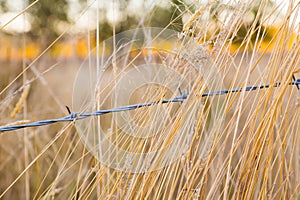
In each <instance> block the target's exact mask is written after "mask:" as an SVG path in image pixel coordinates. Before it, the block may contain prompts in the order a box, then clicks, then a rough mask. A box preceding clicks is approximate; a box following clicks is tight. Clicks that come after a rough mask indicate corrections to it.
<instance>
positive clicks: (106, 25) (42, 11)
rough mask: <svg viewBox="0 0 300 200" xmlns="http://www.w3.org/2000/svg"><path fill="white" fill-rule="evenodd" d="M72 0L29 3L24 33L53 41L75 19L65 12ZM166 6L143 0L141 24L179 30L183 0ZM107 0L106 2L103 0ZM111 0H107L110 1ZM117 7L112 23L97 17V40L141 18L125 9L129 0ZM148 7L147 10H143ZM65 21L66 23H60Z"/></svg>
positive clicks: (4, 1)
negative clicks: (115, 20) (117, 16)
mask: <svg viewBox="0 0 300 200" xmlns="http://www.w3.org/2000/svg"><path fill="white" fill-rule="evenodd" d="M8 1H10V0H0V9H1V11H2V13H5V12H9V11H10V10H9V6H8ZM74 1H75V0H73V1H70V0H56V1H48V0H40V1H38V2H37V3H35V4H34V5H33V6H32V7H30V8H29V9H28V10H27V11H26V12H27V13H28V14H30V16H31V21H30V24H31V29H30V31H29V32H28V34H27V35H28V36H29V37H31V38H33V39H34V40H36V41H39V42H40V43H41V44H43V43H44V42H45V41H46V42H49V41H54V40H55V39H56V38H57V37H58V36H59V35H60V34H61V32H62V31H61V26H63V27H66V26H67V25H72V24H74V23H75V22H74V21H73V20H74V18H71V17H70V16H69V10H70V8H72V5H71V4H72V3H74ZM33 2H35V0H28V1H27V5H30V4H31V3H33ZM166 2H168V4H169V5H168V6H161V5H159V4H157V5H154V6H153V7H152V10H151V11H150V10H149V8H147V5H146V2H143V9H144V10H145V11H147V12H146V13H148V14H147V16H143V17H144V22H143V24H142V25H143V26H153V27H168V28H170V29H173V30H176V31H180V30H181V29H182V16H181V11H180V9H183V8H184V4H185V3H184V1H178V0H170V1H166ZM76 3H77V4H78V5H80V7H81V8H80V10H79V11H83V10H84V9H85V8H87V7H88V4H87V1H84V0H78V1H76ZM105 3H109V2H105ZM110 3H111V2H110ZM118 3H119V4H120V5H121V6H119V7H120V8H119V11H121V12H122V14H123V16H122V19H121V20H119V21H118V23H117V24H114V25H112V24H111V23H110V22H109V20H108V19H107V18H105V17H104V18H103V17H102V18H100V19H101V20H100V21H99V26H100V33H99V34H100V40H105V39H106V38H108V37H110V36H112V35H113V29H115V33H119V32H122V31H125V30H129V29H132V28H136V27H138V26H139V25H141V24H140V21H141V16H139V15H138V14H136V11H134V10H132V11H129V10H128V9H127V6H128V4H129V3H130V0H119V1H118ZM92 9H95V8H92ZM147 9H148V10H147ZM106 12H108V11H107V8H105V7H104V8H101V9H100V13H101V15H102V16H105V14H106ZM64 25H66V26H64Z"/></svg>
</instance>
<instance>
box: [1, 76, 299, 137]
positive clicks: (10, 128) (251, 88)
mask: <svg viewBox="0 0 300 200" xmlns="http://www.w3.org/2000/svg"><path fill="white" fill-rule="evenodd" d="M288 84H289V85H295V86H296V87H297V89H298V90H299V91H300V79H295V77H294V76H293V81H292V82H290V83H288ZM280 85H281V83H280V82H277V83H275V84H273V85H271V84H265V85H259V86H247V87H244V88H234V89H230V90H227V89H225V90H219V91H210V92H207V93H203V94H201V97H209V96H217V95H224V94H228V93H236V92H242V91H246V92H249V91H254V90H257V89H264V88H270V87H271V86H273V87H279V86H280ZM187 97H188V94H181V95H180V96H178V97H175V98H172V99H167V100H161V101H150V102H147V103H140V104H133V105H128V106H122V107H118V108H112V109H107V110H98V111H95V112H91V113H79V112H72V113H70V115H68V116H65V117H62V118H57V119H47V120H41V121H36V122H31V123H26V124H18V125H11V126H2V127H0V132H5V131H13V130H17V129H22V128H28V127H37V126H45V125H49V124H54V123H58V122H68V121H77V120H82V119H85V118H88V117H95V116H100V115H104V114H108V113H114V112H122V111H129V110H135V109H138V108H142V107H149V106H153V105H155V104H166V103H175V102H183V101H184V100H186V99H187ZM67 109H68V107H67ZM68 110H69V109H68Z"/></svg>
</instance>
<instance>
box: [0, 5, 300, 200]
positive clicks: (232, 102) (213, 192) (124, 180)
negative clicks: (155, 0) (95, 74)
mask: <svg viewBox="0 0 300 200" xmlns="http://www.w3.org/2000/svg"><path fill="white" fill-rule="evenodd" d="M268 2H269V1H267V0H263V1H260V3H259V4H256V1H251V2H248V3H244V4H238V5H234V3H233V2H231V3H232V4H230V5H229V4H228V5H227V4H213V3H209V4H204V5H202V4H199V5H198V4H196V3H195V5H193V6H195V8H196V10H195V11H194V12H191V11H190V10H188V9H187V10H183V11H182V15H189V16H190V17H189V18H188V20H187V21H186V23H185V25H184V26H183V27H184V30H183V35H188V36H189V39H190V40H191V41H193V42H194V41H196V42H197V45H199V48H198V51H193V52H192V51H189V49H188V51H184V53H182V52H181V53H182V54H175V55H172V56H171V59H169V60H168V59H163V58H164V57H166V55H164V54H163V53H160V52H158V53H153V54H152V56H153V55H155V56H154V57H152V58H153V59H156V61H157V60H160V61H165V62H164V64H166V65H167V64H169V65H171V66H173V67H174V68H176V69H177V70H178V72H180V74H182V75H183V76H184V77H186V78H187V77H192V78H193V79H192V80H193V84H192V87H191V88H190V93H191V95H194V97H195V96H196V95H198V94H201V92H202V93H203V92H205V91H207V90H208V89H209V88H214V87H212V85H217V86H218V87H220V86H222V87H225V88H235V87H244V86H246V85H249V84H250V85H260V84H263V83H271V84H273V83H275V82H281V83H282V85H281V86H280V87H278V88H276V89H275V88H273V87H270V88H269V89H264V90H259V91H253V92H249V93H247V92H244V91H243V92H240V93H231V94H227V95H226V96H224V97H222V98H223V99H219V98H217V97H209V98H205V99H200V98H192V97H189V99H188V100H187V101H186V102H184V103H182V104H176V105H175V106H174V105H165V106H164V107H163V106H160V105H157V106H156V107H153V108H149V109H140V110H136V111H134V112H131V113H130V114H131V115H132V116H133V119H136V120H137V122H138V123H139V124H141V126H147V125H148V127H149V130H153V131H155V130H157V129H158V128H160V129H161V132H160V134H158V135H156V136H155V137H151V138H150V139H144V140H138V139H136V138H135V137H131V136H128V135H126V134H120V133H121V132H120V130H118V129H116V127H115V124H113V123H111V120H108V118H113V116H108V118H105V119H103V118H102V119H101V120H100V122H99V121H98V118H96V119H94V121H91V123H90V126H89V127H88V130H89V132H84V133H95V132H97V131H98V129H97V128H99V126H98V125H99V124H100V125H101V126H102V127H106V128H107V129H111V130H112V131H111V132H109V133H108V134H107V135H106V137H108V138H109V139H110V141H112V142H113V143H114V144H116V145H119V146H120V147H121V148H123V149H126V150H127V151H132V152H134V151H135V152H147V151H150V150H157V149H159V148H160V147H161V146H164V145H167V144H169V143H170V142H171V141H172V139H173V138H174V135H175V134H174V133H175V132H176V131H181V133H182V134H185V135H188V134H190V132H192V134H190V136H189V137H187V138H188V139H189V140H190V141H191V142H190V146H189V148H188V150H187V151H186V153H185V154H184V155H182V156H181V157H179V159H177V160H175V161H174V162H172V163H171V164H169V165H166V166H164V167H162V168H159V169H158V170H154V171H146V172H143V173H133V172H124V171H118V170H115V169H112V168H110V167H109V166H105V165H103V164H102V163H101V162H99V160H97V158H96V157H97V156H96V157H94V156H93V154H92V153H91V152H89V151H88V150H90V149H88V147H87V146H85V143H84V142H82V138H80V137H79V136H78V134H76V130H75V129H74V128H73V127H72V125H73V124H68V125H66V126H63V127H62V125H57V126H49V127H41V128H36V129H29V130H28V132H27V133H28V137H27V139H26V140H27V141H25V142H24V143H23V142H22V140H23V138H21V137H20V135H21V134H22V132H21V131H17V132H15V133H13V134H12V133H7V134H1V136H0V137H1V138H0V140H1V142H0V143H1V145H0V148H1V151H0V160H1V162H0V163H1V165H0V172H1V173H0V197H4V198H7V199H15V198H23V197H24V196H25V195H24V193H23V192H22V191H24V190H25V186H24V184H23V183H26V182H27V183H29V184H30V190H29V191H27V195H26V196H27V197H29V196H30V198H33V199H40V198H45V199H48V198H55V199H94V198H95V199H96V198H97V199H221V198H223V199H265V198H268V199H269V198H270V199H295V198H299V195H300V194H299V186H300V166H299V156H300V148H299V146H300V136H299V134H297V133H298V132H299V131H298V130H299V129H300V120H299V119H300V111H299V97H298V96H299V91H297V89H296V87H292V86H290V85H288V83H289V82H290V81H292V76H293V75H295V76H298V77H299V65H300V64H299V63H300V49H299V35H297V32H296V30H297V29H293V27H294V28H295V27H296V26H297V24H295V22H294V21H293V18H292V17H291V14H293V12H295V10H297V9H299V4H296V3H294V2H293V1H289V4H290V8H289V11H288V12H287V14H286V15H283V16H282V17H283V18H284V21H283V22H284V23H282V24H280V25H278V27H276V28H275V29H272V30H274V32H272V33H270V32H268V30H269V29H268V28H266V27H265V25H264V24H265V22H266V21H267V20H268V19H270V18H271V16H274V15H275V13H277V12H278V9H279V8H278V7H272V10H271V11H270V12H269V13H267V12H266V11H267V10H269V9H270V7H268ZM207 10H209V11H210V12H206V11H207ZM249 10H254V11H255V12H256V15H254V17H253V19H252V20H251V23H248V22H245V19H244V16H245V13H248V12H249ZM226 11H228V12H226ZM221 16H222V17H223V18H225V19H228V20H227V22H226V20H225V22H224V20H222V19H221ZM228 22H230V23H228ZM245 23H247V24H245ZM170 25H171V24H170ZM212 25H213V27H214V28H212ZM298 26H299V25H298ZM245 27H247V29H245ZM243 31H244V32H243ZM241 32H243V33H244V35H243V37H242V38H240V34H241ZM266 37H268V39H267V40H266V39H265V38H266ZM233 47H234V48H233ZM90 51H91V50H90ZM146 56H149V52H146V53H145V52H144V54H139V53H137V54H134V55H133V56H132V58H130V60H131V62H130V65H133V66H137V65H139V64H140V63H139V62H141V61H143V62H144V60H143V58H144V57H146ZM168 58H170V57H168ZM114 59H115V60H114V61H115V63H112V67H115V66H116V64H119V63H118V62H117V61H118V60H117V59H116V58H114ZM206 59H207V60H210V61H209V62H208V61H207V60H206ZM204 60H205V62H204ZM208 63H209V64H208ZM191 65H195V66H199V65H201V66H206V69H207V71H208V72H209V73H210V72H211V71H209V70H212V69H213V70H215V71H214V73H215V74H209V73H203V74H202V76H193V75H195V72H194V71H189V70H191ZM187 69H188V70H187ZM107 73H108V74H107V77H106V78H107V79H105V80H104V81H106V82H105V83H107V84H105V87H104V88H97V89H98V90H97V91H96V92H95V90H91V91H92V92H95V93H96V94H97V92H99V93H98V94H99V96H100V97H101V98H100V100H99V99H97V98H96V101H95V102H94V103H95V104H97V106H99V107H100V108H110V106H111V105H109V104H105V101H112V99H113V95H115V94H113V92H110V91H109V90H110V89H111V88H112V87H110V86H109V84H114V83H115V82H116V81H117V80H118V78H119V77H120V76H121V75H124V73H125V72H124V71H123V72H119V73H120V74H118V71H117V70H116V71H114V70H112V71H110V72H107ZM119 75H120V76H119ZM214 75H215V76H214ZM205 76H208V77H205ZM217 77H219V78H217ZM139 78H140V77H139ZM60 79H62V80H63V81H64V77H56V81H59V80H60ZM173 80H174V79H173ZM166 82H167V83H171V82H172V77H166ZM40 87H42V86H40ZM46 87H50V86H49V85H46ZM32 88H33V87H32ZM49 89H50V88H49ZM222 89H223V88H222ZM25 90H26V88H25V89H24V92H23V94H22V95H21V99H23V100H24V99H26V98H27V94H28V91H29V88H28V89H27V90H28V91H27V94H26V93H25ZM36 90H38V88H36ZM101 90H102V91H101ZM143 90H145V91H147V92H145V93H146V95H145V94H143V92H141V91H136V93H135V95H136V96H137V97H136V99H131V101H132V102H135V101H139V100H140V99H143V100H144V101H149V100H153V98H154V99H155V100H157V101H158V102H159V100H161V99H164V98H166V97H169V96H170V95H171V94H170V92H169V91H167V90H166V89H165V88H161V90H159V89H157V88H153V87H146V86H145V88H143ZM47 91H52V90H47ZM34 92H35V89H31V93H34ZM147 94H151V96H147ZM39 95H41V94H39ZM50 95H53V93H51V94H50ZM99 96H98V97H99ZM56 98H58V97H56ZM21 99H20V101H21ZM221 100H222V101H221ZM297 101H298V102H297ZM22 102H23V101H21V102H20V103H18V104H17V105H18V106H16V107H18V108H20V107H21V105H22ZM102 102H104V104H103V105H101V103H102ZM39 103H41V102H40V101H39V99H38V98H34V97H32V99H28V104H29V105H30V104H32V105H33V107H32V108H31V109H28V110H27V112H28V113H27V116H35V115H38V113H39V112H42V111H41V110H42V109H38V110H35V109H34V106H35V105H36V104H39ZM46 103H47V105H48V106H49V107H53V108H55V107H56V108H60V107H62V106H63V105H58V106H57V104H59V103H60V101H47V102H43V104H46ZM218 105H220V106H221V105H222V106H223V107H222V109H220V110H218V112H216V113H218V114H220V116H221V117H220V116H216V115H214V113H213V112H214V111H213V110H212V109H213V108H216V107H218ZM101 106H102V107H101ZM99 107H97V108H99ZM161 110H164V111H165V112H166V114H167V117H165V118H161V116H160V114H161ZM52 111H53V109H48V110H45V111H43V112H45V114H47V113H48V112H52ZM15 113H17V111H16V112H15ZM174 113H175V114H174ZM190 113H192V114H193V115H191V114H190ZM151 117H152V119H157V120H161V124H159V125H158V124H155V123H152V124H151V120H150V119H151ZM141 119H145V120H141ZM146 119H147V120H146ZM98 122H99V123H98ZM101 123H102V124H101ZM103 123H105V124H103ZM149 123H150V124H149ZM75 124H76V125H78V124H79V122H75ZM124 126H126V124H125V125H124ZM158 126H159V127H158ZM187 127H192V128H193V131H190V130H189V129H188V128H187ZM93 129H94V130H93ZM133 131H134V132H135V134H142V133H145V132H143V131H145V130H144V129H143V128H136V129H134V130H133ZM207 137H209V140H207V141H209V142H207V144H206V146H205V145H203V141H206V140H205V138H207ZM92 141H93V142H95V143H96V144H97V141H98V138H94V135H92ZM24 145H26V146H27V149H28V155H27V158H28V157H29V162H25V161H24V160H26V159H27V158H26V156H25V155H24V153H23V149H24ZM181 145H183V144H181V143H178V148H180V147H181ZM104 150H105V149H104ZM111 155H112V156H113V157H112V158H111V159H112V160H118V159H119V160H122V159H123V158H121V157H118V155H117V154H116V155H115V154H111ZM158 156H159V155H158ZM157 160H158V161H157V163H155V162H154V163H153V165H159V161H161V160H160V157H158V158H157ZM24 163H27V164H26V166H24ZM124 164H127V165H128V166H129V167H130V162H129V161H128V163H124ZM25 173H27V174H29V176H24V174H25ZM25 179H26V180H25Z"/></svg>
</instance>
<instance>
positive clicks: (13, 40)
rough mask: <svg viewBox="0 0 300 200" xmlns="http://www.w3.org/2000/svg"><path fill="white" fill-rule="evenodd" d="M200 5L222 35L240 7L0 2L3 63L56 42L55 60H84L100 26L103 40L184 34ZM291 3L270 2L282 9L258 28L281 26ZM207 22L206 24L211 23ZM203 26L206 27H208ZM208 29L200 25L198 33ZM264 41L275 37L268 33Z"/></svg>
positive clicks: (170, 0) (128, 1)
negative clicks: (125, 34) (142, 30)
mask: <svg viewBox="0 0 300 200" xmlns="http://www.w3.org/2000/svg"><path fill="white" fill-rule="evenodd" d="M264 2H265V1H264ZM260 3H261V0H255V1H253V7H252V9H251V10H249V13H247V14H246V15H245V26H243V27H241V28H240V30H239V31H238V32H239V34H238V37H240V38H238V37H237V39H236V41H235V42H236V43H239V42H240V41H242V39H243V37H244V36H245V35H244V34H245V33H246V32H247V30H246V29H247V27H248V28H249V27H250V25H251V24H252V23H253V21H254V19H255V17H256V15H257V13H258V8H259V5H260ZM201 4H211V6H210V9H207V10H205V11H203V12H206V14H203V15H202V16H203V17H207V18H210V19H211V23H210V24H209V27H208V29H210V30H209V31H210V32H212V33H213V32H216V31H218V26H220V25H224V24H225V23H228V22H227V21H226V19H228V12H231V13H232V14H233V13H234V10H235V9H234V7H235V6H238V5H237V4H235V3H233V1H226V0H223V1H221V0H216V1H206V0H202V1H195V0H157V1H153V0H146V1H138V0H118V1H116V0H113V1H107V0H104V1H93V0H58V1H55V3H53V2H52V1H44V0H39V1H34V0H13V1H11V0H0V26H1V28H0V61H1V62H18V61H21V60H24V57H25V58H26V60H29V62H30V60H33V59H34V58H36V56H37V55H39V54H40V53H41V51H43V50H44V49H45V48H46V47H48V46H49V45H50V44H51V43H52V42H53V41H55V40H57V41H56V42H55V44H54V45H53V46H51V49H50V51H49V52H48V53H47V56H50V57H51V59H74V58H79V59H84V58H86V57H87V55H88V52H89V49H93V48H94V47H95V44H96V29H97V26H98V28H99V31H98V33H99V39H100V41H101V40H104V39H107V38H108V37H110V36H112V35H113V33H119V32H122V31H124V30H128V29H133V28H136V27H141V26H152V27H167V28H169V29H173V30H176V31H182V28H183V25H184V24H185V23H186V22H187V21H188V19H190V17H191V15H192V14H193V13H194V11H195V10H196V9H197V7H199V6H200V5H201ZM288 5H289V4H288V1H282V0H276V1H275V0H269V1H268V5H267V6H268V7H269V9H267V10H269V12H273V8H274V7H276V6H278V7H279V8H277V9H276V11H277V13H274V15H272V16H274V18H273V19H272V18H270V19H267V20H266V19H263V16H261V17H262V18H261V20H260V22H258V23H257V26H259V25H260V23H264V24H265V25H266V27H270V26H272V27H274V26H276V25H278V24H280V23H281V22H282V21H283V20H284V12H286V11H287V9H288ZM28 6H29V7H28ZM25 8H27V9H26V10H25V11H24V12H22V11H23V10H24V9H25ZM280 15H282V17H280ZM266 16H267V13H266ZM280 18H282V21H280ZM204 21H206V22H207V19H206V20H204ZM97 22H99V24H97ZM7 23H8V24H7ZM200 24H201V23H198V26H201V25H200ZM203 27H207V24H205V25H203ZM206 29H207V28H201V27H199V31H204V30H205V31H207V30H206ZM269 32H272V29H270V31H269ZM269 34H272V33H269ZM21 35H22V37H21ZM59 36H61V37H59ZM58 37H59V38H58ZM265 37H266V39H270V38H271V36H270V35H268V34H267V35H266V36H265ZM253 38H255V35H254V36H253ZM24 40H25V41H24ZM24 42H25V43H26V45H24Z"/></svg>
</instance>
